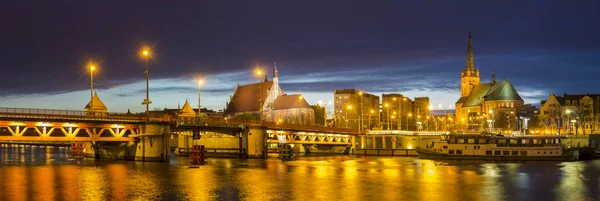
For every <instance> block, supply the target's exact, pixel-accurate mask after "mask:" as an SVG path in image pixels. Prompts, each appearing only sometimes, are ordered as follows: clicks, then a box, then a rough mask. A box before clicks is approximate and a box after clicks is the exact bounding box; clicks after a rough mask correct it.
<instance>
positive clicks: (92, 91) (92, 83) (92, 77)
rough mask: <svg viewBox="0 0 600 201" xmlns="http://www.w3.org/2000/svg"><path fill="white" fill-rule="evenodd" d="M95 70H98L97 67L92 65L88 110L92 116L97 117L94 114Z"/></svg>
mask: <svg viewBox="0 0 600 201" xmlns="http://www.w3.org/2000/svg"><path fill="white" fill-rule="evenodd" d="M94 70H96V66H94V64H91V65H90V109H89V110H88V111H89V113H88V114H90V115H92V116H96V114H95V113H92V111H93V109H92V108H94V101H92V99H94Z"/></svg>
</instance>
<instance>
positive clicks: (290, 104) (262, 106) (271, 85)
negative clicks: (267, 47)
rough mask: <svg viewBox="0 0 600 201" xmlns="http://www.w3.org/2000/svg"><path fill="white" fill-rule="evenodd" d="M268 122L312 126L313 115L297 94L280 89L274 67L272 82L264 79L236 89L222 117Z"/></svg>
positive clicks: (277, 74)
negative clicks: (289, 93)
mask: <svg viewBox="0 0 600 201" xmlns="http://www.w3.org/2000/svg"><path fill="white" fill-rule="evenodd" d="M261 110H262V119H263V121H267V122H283V123H290V124H303V125H314V124H315V113H314V111H313V109H312V108H311V107H310V105H309V104H308V103H307V102H306V100H305V99H304V98H303V97H302V95H300V94H291V95H288V94H285V93H284V92H283V90H282V89H281V88H280V87H279V72H278V71H277V66H275V67H274V69H273V80H272V81H269V80H268V77H267V76H266V75H265V79H264V81H262V82H259V83H253V84H248V85H242V86H240V85H239V84H238V86H237V87H236V88H235V90H234V92H233V96H231V98H230V100H229V102H228V103H227V107H226V108H225V112H224V114H225V116H226V117H227V118H229V119H236V118H242V117H243V118H249V117H251V118H250V119H249V120H259V119H260V113H261V112H260V111H261Z"/></svg>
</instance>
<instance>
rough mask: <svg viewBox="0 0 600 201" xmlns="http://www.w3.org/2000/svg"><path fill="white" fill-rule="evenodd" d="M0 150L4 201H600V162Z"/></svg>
mask: <svg viewBox="0 0 600 201" xmlns="http://www.w3.org/2000/svg"><path fill="white" fill-rule="evenodd" d="M66 150H67V151H65V149H61V148H50V147H23V146H16V147H15V146H11V147H7V146H0V151H1V152H0V179H2V182H0V187H1V188H2V190H1V191H0V200H9V201H12V200H15V201H20V200H348V201H353V200H422V201H430V200H486V201H487V200H492V201H494V200H599V199H600V194H599V192H600V188H599V185H598V184H599V180H600V176H599V173H600V161H584V162H570V163H556V162H532V163H488V162H477V161H431V160H419V159H417V158H378V157H349V156H333V157H301V158H298V159H297V160H294V161H280V160H278V159H268V160H260V159H214V158H211V159H209V160H208V164H207V165H205V166H201V167H200V168H195V169H189V168H188V167H187V166H188V161H189V160H188V159H187V158H184V157H181V158H174V159H173V161H172V164H164V163H140V162H122V161H95V160H89V159H86V160H82V159H79V160H72V159H69V156H68V155H69V154H68V149H66Z"/></svg>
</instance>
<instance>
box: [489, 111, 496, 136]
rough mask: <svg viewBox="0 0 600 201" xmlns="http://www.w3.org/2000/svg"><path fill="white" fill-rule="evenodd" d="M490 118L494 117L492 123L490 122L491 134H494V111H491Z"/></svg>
mask: <svg viewBox="0 0 600 201" xmlns="http://www.w3.org/2000/svg"><path fill="white" fill-rule="evenodd" d="M489 112H490V116H492V122H490V125H491V127H490V133H494V116H495V115H494V110H490V111H489Z"/></svg>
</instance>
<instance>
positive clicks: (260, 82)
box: [256, 69, 263, 125]
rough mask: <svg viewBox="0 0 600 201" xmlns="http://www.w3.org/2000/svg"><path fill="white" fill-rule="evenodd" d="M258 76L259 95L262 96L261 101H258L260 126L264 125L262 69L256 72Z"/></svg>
mask: <svg viewBox="0 0 600 201" xmlns="http://www.w3.org/2000/svg"><path fill="white" fill-rule="evenodd" d="M256 76H257V77H258V82H259V85H258V93H259V94H260V95H259V99H258V116H259V119H260V125H262V124H263V115H262V113H263V104H262V79H261V76H262V71H261V70H260V69H257V70H256Z"/></svg>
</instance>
